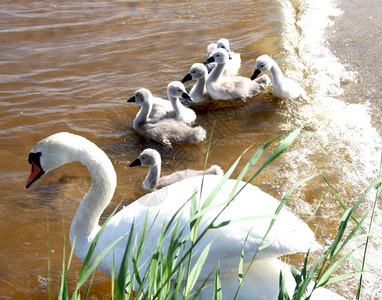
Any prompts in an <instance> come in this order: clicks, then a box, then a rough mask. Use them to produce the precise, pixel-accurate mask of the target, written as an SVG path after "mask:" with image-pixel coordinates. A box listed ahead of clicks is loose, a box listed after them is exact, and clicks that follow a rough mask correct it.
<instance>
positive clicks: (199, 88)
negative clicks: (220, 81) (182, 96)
mask: <svg viewBox="0 0 382 300" xmlns="http://www.w3.org/2000/svg"><path fill="white" fill-rule="evenodd" d="M206 81H207V80H206V76H203V77H201V78H199V79H198V80H197V81H196V84H195V85H194V86H193V87H192V90H191V92H190V96H191V97H192V94H193V93H195V94H197V95H201V96H203V94H204V93H205V92H206Z"/></svg>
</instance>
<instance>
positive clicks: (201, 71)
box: [182, 63, 210, 103]
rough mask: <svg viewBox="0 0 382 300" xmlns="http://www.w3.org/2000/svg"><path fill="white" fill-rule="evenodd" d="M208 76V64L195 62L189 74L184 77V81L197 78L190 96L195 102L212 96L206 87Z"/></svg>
mask: <svg viewBox="0 0 382 300" xmlns="http://www.w3.org/2000/svg"><path fill="white" fill-rule="evenodd" d="M207 78H208V70H207V68H206V66H205V65H203V64H200V63H195V64H193V65H192V66H191V68H190V71H189V72H188V74H187V75H186V76H184V78H183V79H182V83H185V82H187V81H189V80H196V84H195V85H194V86H193V87H192V89H191V90H190V96H191V98H192V100H193V102H194V103H200V102H204V101H206V100H207V99H208V98H209V97H210V96H209V95H208V92H207V88H206V82H207Z"/></svg>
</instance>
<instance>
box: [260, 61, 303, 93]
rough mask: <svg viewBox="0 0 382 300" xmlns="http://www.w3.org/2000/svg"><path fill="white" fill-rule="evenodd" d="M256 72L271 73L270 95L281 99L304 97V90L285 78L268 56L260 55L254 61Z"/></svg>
mask: <svg viewBox="0 0 382 300" xmlns="http://www.w3.org/2000/svg"><path fill="white" fill-rule="evenodd" d="M256 70H258V72H266V71H269V70H270V71H271V75H272V95H273V96H275V97H278V98H281V99H294V98H298V97H305V96H306V92H305V90H304V89H303V88H302V87H301V86H300V85H299V84H298V83H297V82H296V81H294V80H293V79H290V78H288V77H285V76H284V74H283V73H282V71H281V69H280V67H279V65H278V64H277V63H276V61H275V60H273V59H272V58H271V57H270V56H269V55H266V54H264V55H261V56H259V57H258V58H257V59H256Z"/></svg>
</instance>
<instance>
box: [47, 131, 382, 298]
mask: <svg viewBox="0 0 382 300" xmlns="http://www.w3.org/2000/svg"><path fill="white" fill-rule="evenodd" d="M302 130H303V128H298V129H296V130H293V131H290V132H287V133H284V134H282V135H280V136H278V137H276V138H274V139H272V140H271V141H269V142H268V143H266V144H265V145H264V146H263V147H261V148H260V149H259V150H258V151H257V152H256V153H255V154H254V155H253V156H252V157H251V158H250V160H249V161H248V162H247V164H246V165H245V166H244V168H243V169H242V171H241V172H240V174H239V176H238V178H237V183H236V185H235V186H234V188H233V189H232V191H231V193H230V195H227V196H228V197H227V201H226V203H225V204H223V205H219V206H218V207H220V212H219V213H218V214H217V215H216V217H215V218H214V219H213V220H212V221H211V222H210V223H209V224H208V226H206V227H205V228H203V230H200V228H199V225H200V223H201V222H202V220H203V217H204V215H205V214H206V213H207V212H208V211H210V210H211V209H214V208H216V207H217V206H216V205H214V204H213V200H214V198H215V197H216V195H217V194H218V192H219V191H220V189H221V187H222V186H223V185H224V183H225V182H226V181H227V180H228V178H229V177H230V176H231V175H232V173H233V171H234V170H235V169H236V167H237V165H238V163H239V161H240V160H241V159H242V156H243V155H244V153H246V152H247V151H248V150H249V148H248V149H246V150H245V151H244V152H243V153H242V154H241V155H240V156H239V157H238V159H237V160H236V161H235V162H234V163H233V165H232V166H231V167H230V169H229V170H228V171H227V172H226V174H225V175H224V176H223V178H222V180H221V181H220V182H219V184H218V185H217V186H216V187H215V188H214V190H213V191H212V192H211V194H210V195H209V196H208V197H207V198H206V199H205V201H204V202H203V204H202V206H201V207H198V206H197V203H198V201H197V194H198V193H197V191H194V193H193V195H190V198H189V199H188V200H187V201H186V203H187V202H189V203H190V204H191V205H190V207H191V209H190V211H189V212H188V213H189V221H188V222H187V223H186V224H185V225H182V224H181V217H182V214H184V213H186V212H184V211H182V208H183V206H182V207H180V208H179V210H178V211H177V212H176V213H175V214H174V216H172V218H171V219H170V220H169V221H168V222H166V223H164V224H163V226H162V229H161V233H160V235H159V236H158V237H156V238H157V243H156V246H155V247H154V250H153V251H152V254H151V256H150V259H149V260H148V261H141V258H142V254H143V252H144V250H145V248H146V246H147V242H148V239H149V238H150V230H151V229H152V225H153V224H149V222H148V218H147V215H146V219H145V221H144V224H143V227H142V229H141V231H140V232H139V238H137V235H136V234H135V233H136V227H135V224H134V223H133V224H132V226H131V230H130V232H129V233H128V234H127V235H126V236H121V237H120V238H119V239H118V240H116V241H114V242H113V243H112V244H110V245H109V246H108V247H107V248H106V249H105V250H104V251H103V252H102V253H101V254H100V255H99V256H97V257H96V258H95V259H94V260H93V261H92V262H91V258H92V255H93V252H94V249H95V246H96V244H97V241H98V239H99V237H100V236H101V234H102V232H103V230H104V228H105V226H106V225H107V223H108V221H109V220H110V218H111V217H112V216H113V215H114V214H115V212H116V211H117V208H116V209H115V210H114V212H113V213H112V214H111V215H110V216H109V218H108V219H107V220H106V222H105V223H104V224H103V226H102V228H101V230H100V231H99V233H98V234H97V236H96V237H95V239H94V241H93V243H92V244H91V246H90V248H89V251H88V255H87V256H86V259H85V260H84V262H83V266H82V269H81V271H80V274H79V277H78V280H77V285H76V287H75V290H74V292H72V295H71V297H69V291H68V287H67V277H68V274H69V268H70V263H71V260H72V256H73V250H72V251H71V253H70V255H69V260H68V266H67V267H66V264H65V239H64V243H63V249H64V252H63V261H62V276H61V284H60V291H59V297H58V298H59V299H69V298H70V299H81V298H82V299H87V298H88V294H89V291H90V287H91V283H92V276H94V271H95V269H96V267H97V265H98V264H99V263H100V261H101V260H102V258H103V257H104V256H105V255H106V253H107V252H108V251H110V250H111V249H112V248H113V246H114V245H115V244H116V243H118V242H123V241H121V240H122V239H123V238H125V237H126V238H127V239H124V240H126V246H125V252H124V256H123V259H122V262H121V265H120V266H119V274H118V277H117V278H115V271H114V272H113V274H112V280H111V281H112V282H111V295H112V299H124V298H125V299H171V300H172V299H173V300H176V299H178V295H182V296H183V297H184V299H196V298H197V296H198V294H199V293H200V292H201V290H202V289H203V288H204V286H205V284H206V283H207V281H208V280H214V293H213V299H222V298H223V296H224V295H222V290H221V282H220V270H219V264H218V262H217V265H216V268H215V270H211V272H210V274H209V276H208V278H207V279H206V280H205V281H204V282H203V283H202V284H201V285H200V287H199V288H198V289H196V288H195V284H196V283H197V282H198V281H199V276H200V273H201V271H202V267H203V265H204V262H205V260H206V258H207V256H208V253H209V249H210V245H211V243H212V242H211V243H210V244H209V245H208V246H207V247H206V248H204V249H198V248H197V246H198V244H199V242H200V241H201V239H202V238H203V236H204V235H205V234H206V233H207V232H208V231H209V230H214V229H217V228H221V227H224V226H227V225H228V224H230V223H232V222H240V221H241V220H231V221H226V222H216V220H217V219H218V217H219V216H220V215H221V213H222V212H223V211H224V210H225V209H226V208H227V207H229V205H230V204H231V203H232V201H234V200H235V198H236V197H237V195H238V194H239V193H240V192H241V191H242V189H243V188H244V187H245V186H244V187H242V188H240V189H239V190H238V186H239V183H240V181H241V180H242V179H243V178H244V177H245V175H246V174H247V173H248V172H249V171H250V170H251V168H252V167H253V166H254V165H255V164H256V163H257V162H258V160H259V158H260V157H261V156H262V155H263V154H264V152H265V150H266V149H267V148H268V147H269V146H270V145H273V144H274V142H275V141H277V140H279V139H281V138H282V137H284V136H286V137H285V139H284V140H283V141H281V143H280V144H279V146H278V147H277V148H276V150H274V151H273V152H272V153H271V155H270V156H269V157H268V158H267V159H266V161H265V162H264V163H263V164H262V165H261V166H260V167H259V168H258V169H257V171H256V172H255V173H254V174H253V175H251V176H250V178H249V179H248V180H247V181H246V184H245V185H247V184H249V183H250V182H251V181H252V180H253V179H254V178H255V177H256V176H257V175H258V174H259V173H260V172H261V171H262V170H263V169H264V168H265V167H266V166H267V165H269V164H270V163H271V162H272V161H273V160H275V159H276V158H277V157H278V156H280V155H281V154H282V153H283V152H284V151H285V150H287V149H288V147H289V146H290V145H291V144H292V143H293V141H294V140H295V139H296V138H297V137H298V135H299V134H300V132H301V131H302ZM208 153H209V148H208V151H207V157H208ZM206 162H207V158H206ZM316 176H318V174H316V175H313V176H311V177H309V178H307V179H305V180H303V181H301V182H299V183H298V184H296V185H295V186H294V187H293V188H292V189H291V190H289V191H288V192H287V193H286V194H285V196H284V197H283V199H282V201H281V202H280V205H279V207H278V208H277V210H276V211H275V213H274V215H272V216H267V217H268V218H271V222H270V225H269V228H268V231H267V232H266V234H265V236H264V238H263V241H264V240H265V238H266V236H267V235H268V233H269V231H270V230H271V228H272V226H273V224H274V222H275V220H276V219H277V217H278V214H279V212H280V210H281V209H282V207H283V206H284V205H285V203H286V202H287V199H288V197H289V196H290V194H291V193H292V192H293V191H294V190H295V189H296V188H297V187H299V186H300V185H302V184H303V183H305V182H306V181H307V180H310V179H311V178H313V177H316ZM321 176H322V177H323V179H324V180H325V182H327V184H328V186H329V188H330V189H333V188H332V187H331V185H330V183H329V182H328V181H327V179H326V177H325V176H324V175H323V174H321ZM381 181H382V179H381V178H379V179H378V180H377V181H375V182H374V183H373V184H372V185H371V186H370V187H369V188H368V189H367V190H366V192H365V193H364V194H363V195H362V196H361V197H360V198H359V200H358V201H357V202H356V203H355V204H354V205H353V207H352V208H349V209H348V208H344V209H346V211H345V213H344V215H343V217H342V219H341V222H340V226H339V229H338V234H337V236H336V237H335V239H334V240H333V242H332V245H330V246H329V247H328V248H327V249H326V251H325V252H324V254H322V256H321V257H320V258H319V259H318V260H317V261H316V262H315V263H314V264H313V266H312V267H310V269H308V262H309V252H308V253H307V254H306V257H305V262H304V265H303V268H302V270H301V271H300V272H298V271H297V270H296V269H295V268H294V267H293V266H291V271H292V274H293V275H294V278H295V280H296V288H295V291H294V294H293V297H292V299H305V298H306V299H309V297H310V294H311V292H312V291H314V289H316V288H318V287H322V286H325V285H327V284H330V283H333V282H335V281H338V280H344V279H347V278H349V277H352V276H357V275H362V274H363V272H364V271H363V267H362V268H361V267H360V266H359V264H358V263H356V262H355V258H353V257H352V254H351V252H349V253H346V254H343V251H344V247H345V246H346V245H347V244H348V243H349V242H350V241H351V240H352V239H353V238H354V236H355V234H356V233H357V232H358V231H359V230H360V228H362V227H361V226H362V223H363V221H364V220H365V218H366V215H365V216H364V217H363V218H362V219H361V220H359V221H357V223H356V226H355V227H354V228H353V229H352V230H351V232H350V233H349V234H348V235H347V236H345V229H346V228H347V227H348V223H349V220H350V219H351V218H352V219H355V218H354V216H353V213H354V211H355V210H356V209H357V208H358V206H359V205H360V203H361V202H362V201H363V200H364V198H365V197H366V195H367V194H368V193H369V192H370V190H371V189H372V187H374V186H376V185H378V184H379V183H380V182H381ZM201 188H203V186H202V187H201ZM333 190H334V189H333ZM335 196H336V198H337V199H339V197H338V195H335ZM186 203H184V204H183V205H186ZM339 203H340V204H341V203H343V202H340V201H339ZM256 218H261V217H256ZM253 219H255V218H253ZM153 222H155V220H154V221H153ZM369 233H370V230H369ZM248 234H249V233H248ZM134 237H135V238H134ZM48 242H49V239H48ZM74 246H75V241H74V242H73V246H72V249H73V248H74ZM267 246H268V244H264V245H263V243H261V244H260V246H259V249H258V250H257V252H258V251H259V250H261V249H263V248H265V247H267ZM257 252H256V253H254V254H251V255H252V261H251V263H250V265H249V266H248V268H247V270H244V267H243V265H244V255H245V253H244V247H243V250H242V255H241V258H240V262H239V265H238V273H237V280H238V282H239V287H238V290H237V293H236V297H235V299H238V298H239V297H240V289H241V287H242V285H243V283H244V281H245V278H246V276H247V274H248V272H249V269H250V267H251V265H252V263H253V262H254V261H255V259H256V255H257ZM340 253H341V255H340ZM365 256H366V250H365ZM349 257H350V258H351V259H352V261H353V262H354V265H355V266H356V269H357V272H355V273H352V274H347V275H341V276H335V277H333V274H335V273H336V271H337V270H338V268H339V267H340V266H341V264H342V263H343V262H344V261H345V260H346V259H348V258H349ZM142 266H143V267H142ZM142 268H144V270H142ZM113 270H115V266H114V265H113ZM92 274H93V275H92ZM114 279H116V284H115V283H114ZM313 279H315V281H313ZM88 281H90V283H89V285H88V288H87V289H86V292H85V293H84V295H81V292H80V288H82V287H83V286H84V284H85V283H86V282H88ZM361 282H362V279H361V280H360V285H361ZM312 285H313V286H312ZM308 286H310V287H311V291H310V292H307V291H308ZM279 299H290V297H289V295H288V294H287V292H286V289H285V283H284V276H283V274H280V293H279Z"/></svg>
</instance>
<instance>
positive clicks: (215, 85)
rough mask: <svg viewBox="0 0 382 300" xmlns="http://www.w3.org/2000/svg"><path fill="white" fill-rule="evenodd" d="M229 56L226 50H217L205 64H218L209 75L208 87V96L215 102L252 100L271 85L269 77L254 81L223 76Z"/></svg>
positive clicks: (265, 76)
mask: <svg viewBox="0 0 382 300" xmlns="http://www.w3.org/2000/svg"><path fill="white" fill-rule="evenodd" d="M228 60H229V56H228V53H227V51H226V50H224V49H216V50H215V51H214V52H213V53H212V54H211V56H210V57H209V58H208V59H207V60H206V61H205V62H204V64H208V63H210V62H216V63H217V65H216V67H215V68H214V69H213V70H212V72H211V73H210V74H209V76H208V79H207V83H206V87H207V91H208V94H209V95H210V97H211V98H212V99H214V100H232V99H246V98H251V97H254V96H256V95H257V94H259V93H260V92H262V91H263V90H264V89H265V88H266V87H267V86H268V85H269V83H270V81H271V80H270V78H269V77H268V76H267V75H264V76H261V77H260V78H258V79H256V80H255V81H252V80H251V79H249V78H246V77H242V76H232V77H227V76H223V70H224V68H225V65H226V63H227V61H228Z"/></svg>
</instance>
